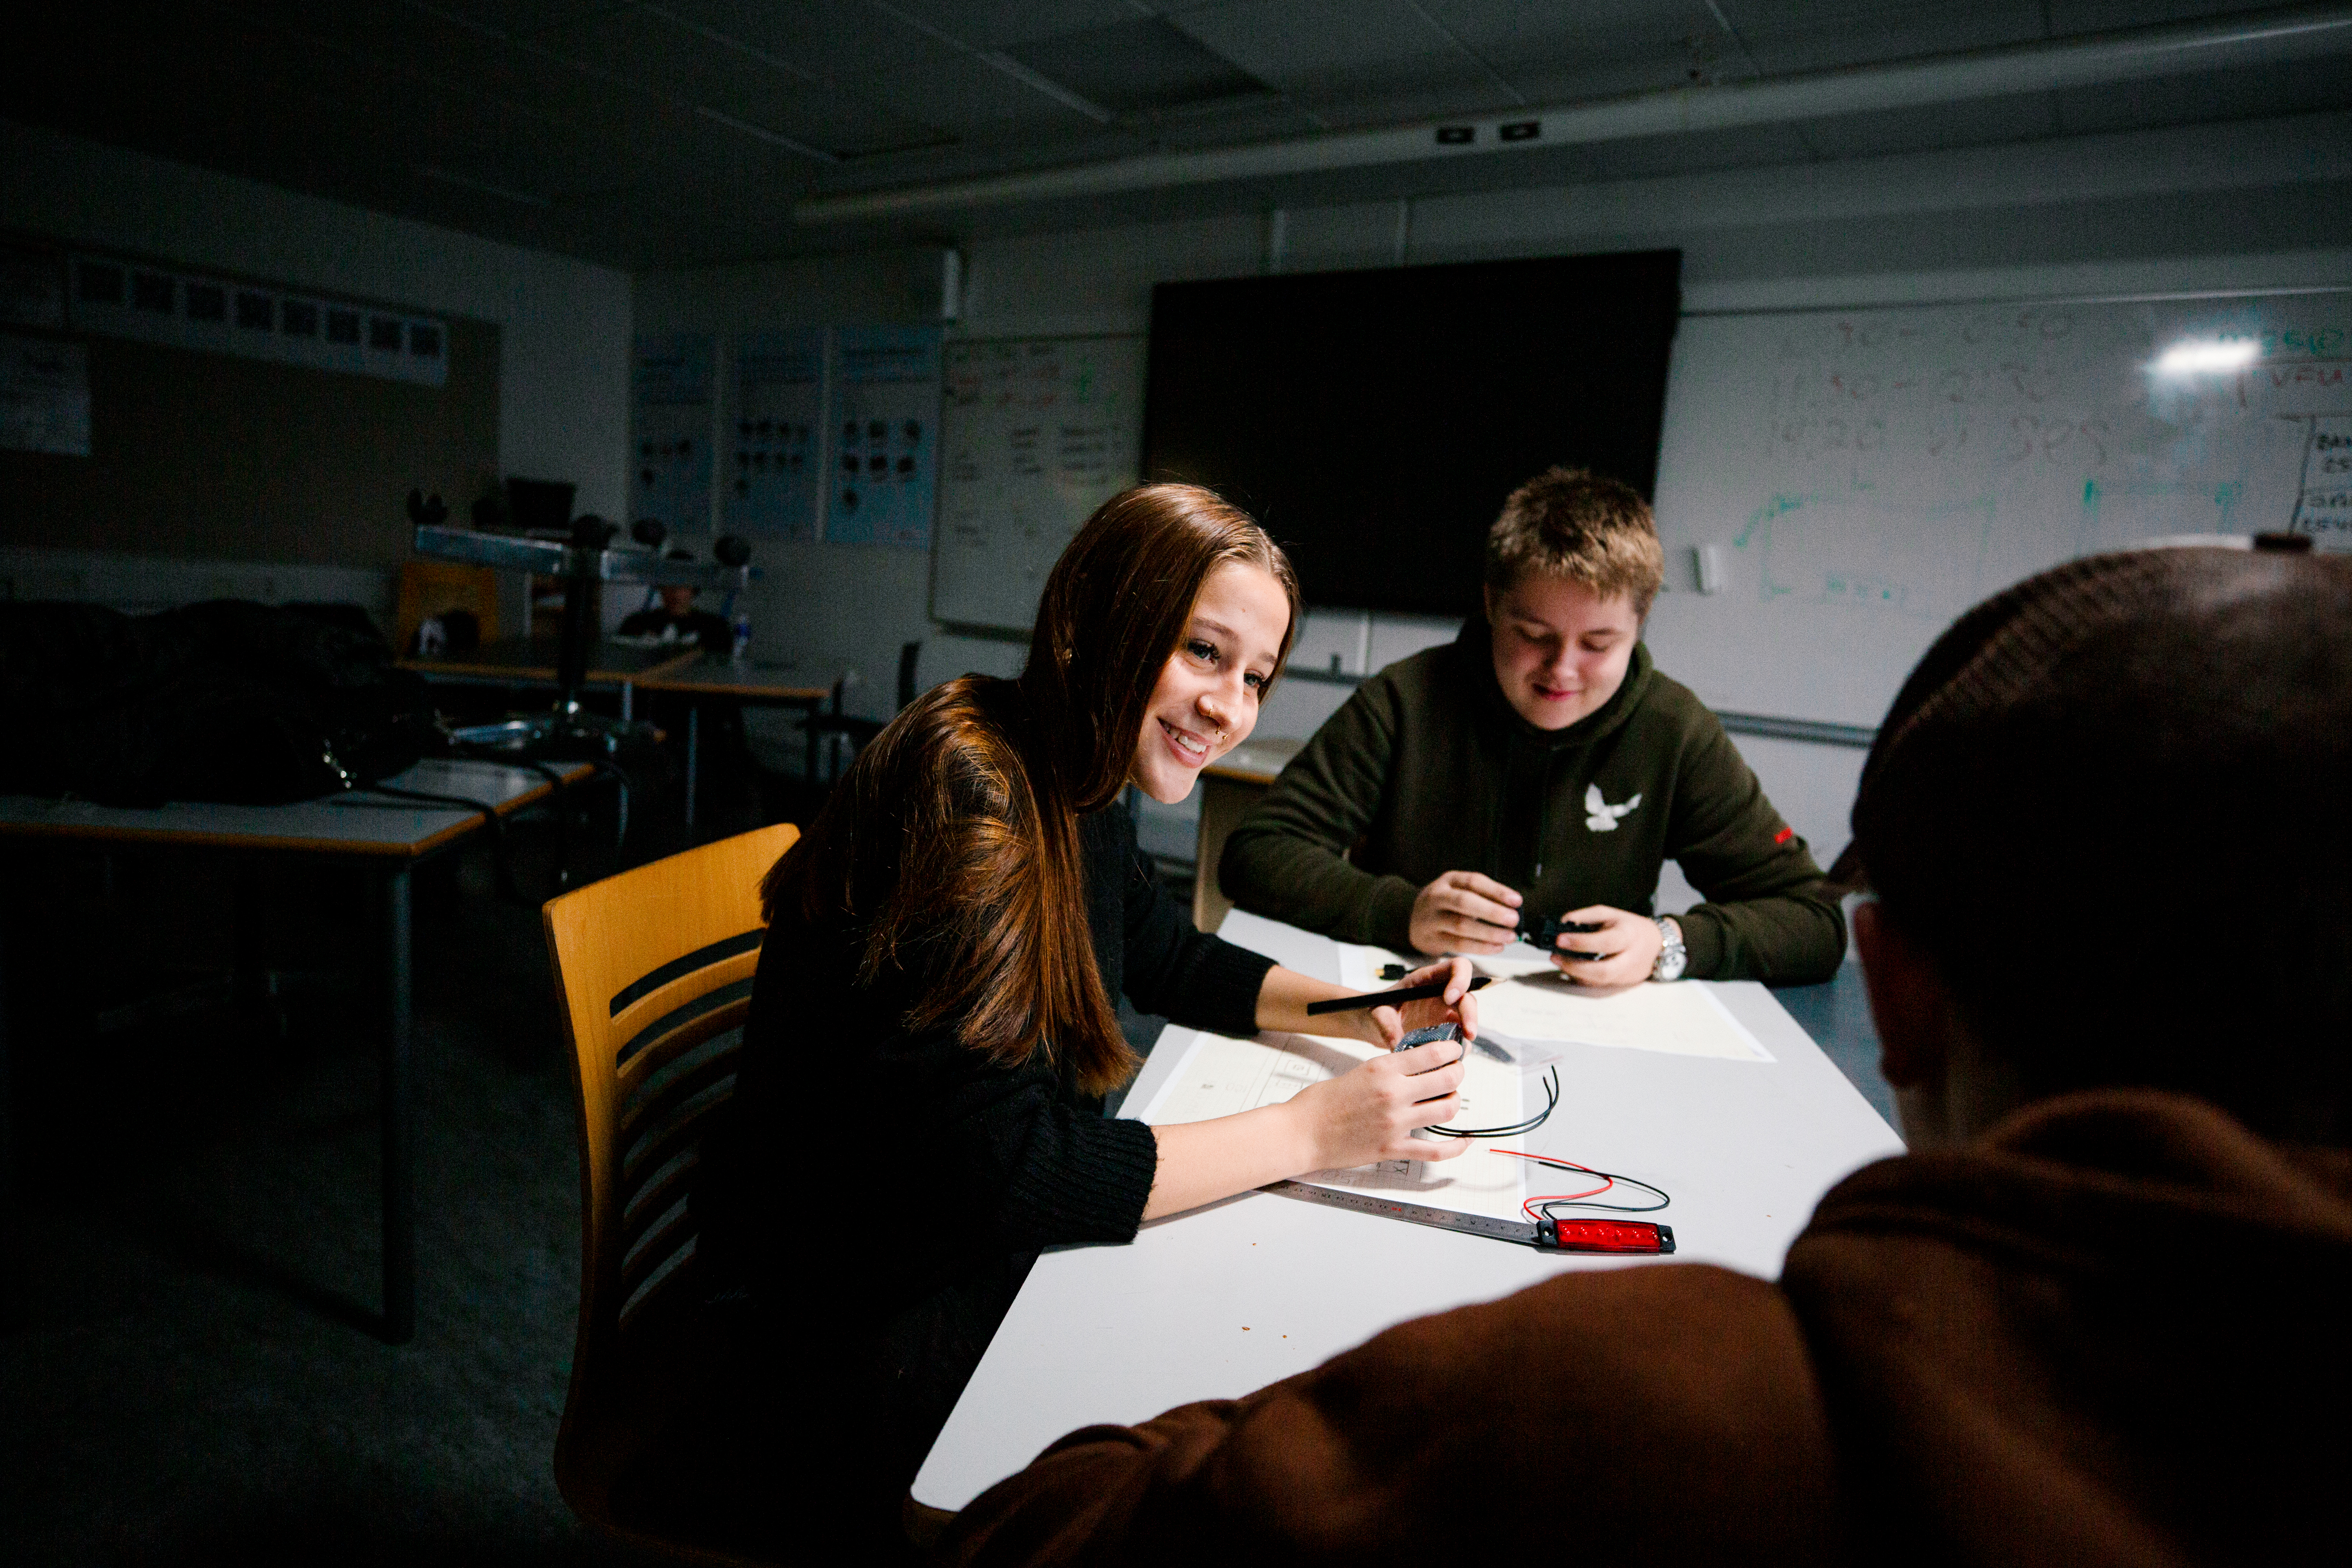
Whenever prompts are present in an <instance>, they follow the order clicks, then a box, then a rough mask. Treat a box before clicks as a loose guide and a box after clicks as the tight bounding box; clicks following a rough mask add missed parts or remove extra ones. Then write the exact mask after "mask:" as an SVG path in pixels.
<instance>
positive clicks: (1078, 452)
mask: <svg viewBox="0 0 2352 1568" xmlns="http://www.w3.org/2000/svg"><path fill="white" fill-rule="evenodd" d="M1143 344H1144V340H1143V339H1142V338H1140V337H1088V338H1006V339H997V340H993V341H983V342H950V343H949V344H948V345H947V350H946V353H947V363H946V366H945V374H946V389H945V400H944V405H943V407H942V409H941V414H940V452H941V455H942V458H943V463H942V466H941V468H940V527H939V532H938V535H937V537H936V539H935V541H934V542H933V544H932V548H931V616H932V618H933V619H935V620H940V621H946V622H949V623H950V624H953V625H960V626H1002V627H1005V628H1008V629H1011V630H1015V631H1026V630H1028V629H1029V626H1030V624H1031V623H1032V622H1033V621H1034V619H1035V618H1036V613H1037V595H1038V592H1039V590H1041V589H1042V588H1043V587H1044V586H1045V574H1046V573H1047V572H1048V571H1050V570H1052V568H1053V565H1054V563H1055V560H1056V559H1057V558H1059V556H1060V555H1061V553H1062V547H1063V546H1064V545H1066V544H1067V543H1069V542H1070V536H1071V535H1072V534H1075V533H1076V532H1077V531H1078V525H1079V524H1081V523H1083V522H1085V521H1086V520H1087V517H1088V516H1089V515H1091V514H1092V513H1093V511H1094V510H1095V508H1097V506H1100V505H1101V504H1102V503H1103V502H1104V501H1106V500H1109V499H1110V498H1111V497H1112V496H1114V495H1117V494H1118V492H1119V491H1120V490H1123V489H1126V488H1127V487H1128V486H1129V485H1131V484H1133V483H1135V480H1136V473H1137V469H1138V467H1139V464H1140V462H1141V456H1140V453H1141V447H1142V440H1143Z"/></svg>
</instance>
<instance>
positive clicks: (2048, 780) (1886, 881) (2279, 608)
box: [1832, 548, 2352, 1142]
mask: <svg viewBox="0 0 2352 1568" xmlns="http://www.w3.org/2000/svg"><path fill="white" fill-rule="evenodd" d="M1832 878H1833V879H1836V880H1838V881H1840V882H1842V883H1843V884H1844V885H1845V886H1847V887H1849V888H1854V889H1861V888H1867V889H1870V890H1872V891H1874V892H1875V893H1876V894H1877V895H1878V898H1879V900H1880V901H1881V903H1882V904H1883V906H1884V912H1885V917H1886V918H1887V919H1889V920H1890V921H1894V922H1895V924H1897V925H1898V926H1900V927H1901V928H1902V929H1903V931H1905V932H1906V934H1907V935H1908V936H1910V937H1911V938H1912V939H1913V940H1914V941H1915V942H1917V943H1918V944H1919V945H1920V946H1921V947H1922V948H1923V949H1924V950H1925V951H1926V952H1927V953H1929V954H1930V955H1931V956H1932V957H1933V958H1934V960H1935V961H1936V963H1937V967H1938V968H1939V969H1940V970H1941V971H1942V973H1943V975H1944V978H1945V981H1946V983H1947V984H1948V986H1949V987H1950V989H1951V990H1952V993H1953V994H1954V997H1955V998H1956V1000H1957V1001H1958V1005H1959V1007H1960V1009H1961V1011H1962V1013H1963V1015H1964V1016H1965V1021H1966V1022H1967V1023H1968V1024H1969V1026H1970V1027H1971V1029H1972V1030H1973V1031H1974V1032H1975V1033H1976V1035H1977V1036H1978V1037H1979V1040H1980V1041H1981V1042H1982V1043H1983V1044H1984V1045H1985V1046H1986V1047H1987V1048H1988V1049H1989V1050H1991V1051H1993V1052H1995V1053H1996V1054H1998V1055H2000V1056H2001V1057H2002V1058H2005V1059H2007V1060H2008V1061H2010V1062H2011V1065H2012V1066H2014V1067H2015V1068H2017V1070H2018V1072H2019V1074H2020V1076H2021V1079H2023V1081H2024V1082H2025V1084H2026V1086H2027V1087H2028V1088H2029V1089H2032V1090H2033V1091H2034V1092H2037V1093H2054V1092H2058V1091H2061V1090H2064V1089H2074V1088H2088V1087H2093V1086H2096V1085H2120V1084H2137V1085H2147V1086H2151V1087H2158V1088H2170V1089H2181V1090H2184V1091H2187V1092H2191V1093H2197V1094H2200V1095H2203V1096H2204V1097H2206V1098H2208V1099H2211V1100H2217V1101H2219V1102H2221V1104H2223V1105H2224V1106H2225V1107H2227V1108H2229V1109H2231V1110H2233V1111H2234V1112H2236V1113H2237V1114H2239V1115H2240V1116H2241V1117H2242V1118H2243V1119H2245V1120H2246V1121H2249V1122H2250V1123H2252V1124H2254V1125H2256V1126H2258V1127H2260V1128H2262V1129H2263V1130H2264V1131H2270V1132H2272V1133H2273V1135H2282V1136H2293V1137H2296V1138H2300V1139H2305V1140H2308V1141H2316V1142H2347V1141H2352V1130H2347V1121H2346V1118H2345V1116H2344V1106H2345V1088H2346V1083H2347V1060H2348V1059H2352V560H2347V559H2345V558H2341V557H2327V556H2316V555H2312V554H2308V553H2302V552H2278V551H2265V550H2254V551H2246V550H2227V549H2205V548H2192V549H2149V550H2137V551H2127V552H2120V553H2116V554H2111V555H2099V556H2093V557H2089V558H2087V559H2084V560H2081V561H2076V562H2073V563H2069V564H2067V565H2064V566H2061V567H2058V568H2056V569H2054V570H2053V571H2050V572H2045V573H2042V574H2041V575H2039V576H2036V577H2032V578H2030V579H2028V580H2027V581H2025V582H2023V583H2021V584H2018V585H2017V586H2016V587H2014V588H2011V589H2010V590H2008V591H2007V592H2005V593H2003V594H2000V595H1998V596H1996V597H1994V598H1992V599H1990V600H1988V601H1987V602H1985V603H1984V604H1982V605H1979V606H1977V607H1976V608H1975V609H1973V610H1971V611H1969V613H1968V614H1967V615H1965V616H1962V617H1961V618H1960V619H1959V620H1958V622H1957V623H1956V624H1955V625H1954V626H1952V627H1951V628H1950V629H1949V630H1948V631H1947V632H1946V633H1945V634H1944V635H1943V637H1940V638H1938V639H1937V642H1936V644H1935V646H1934V647H1931V648H1930V649H1929V650H1928V652H1927V657H1926V658H1923V659H1922V660H1921V661H1920V663H1919V666H1918V668H1916V669H1915V670H1913V671H1912V673H1911V676H1910V679H1907V680H1906V681H1905V682H1904V685H1903V689H1902V690H1901V692H1900V693H1899V694H1898V695H1897V696H1896V697H1895V705H1894V707H1893V709H1892V710H1890V711H1889V712H1888V714H1887V716H1886V720H1885V723H1884V724H1883V725H1882V726H1881V727H1880V729H1879V732H1878V738H1877V741H1876V742H1875V743H1874V745H1873V746H1872V748H1871V752H1870V757H1869V761H1868V762H1867V763H1865V765H1864V770H1863V777H1862V785H1861V789H1860V791H1859V792H1858V795H1857V796H1856V799H1855V802H1854V808H1853V843H1852V845H1851V846H1850V847H1849V848H1848V849H1847V851H1846V853H1845V854H1844V855H1843V856H1842V857H1840V858H1839V862H1838V864H1837V866H1836V867H1835V868H1832Z"/></svg>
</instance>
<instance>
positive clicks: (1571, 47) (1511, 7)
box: [1421, 0, 1722, 74]
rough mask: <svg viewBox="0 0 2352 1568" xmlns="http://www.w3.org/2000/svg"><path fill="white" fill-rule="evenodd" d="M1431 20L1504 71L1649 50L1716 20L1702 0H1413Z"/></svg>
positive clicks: (1702, 30) (1709, 32)
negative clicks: (1563, 0)
mask: <svg viewBox="0 0 2352 1568" xmlns="http://www.w3.org/2000/svg"><path fill="white" fill-rule="evenodd" d="M1421 4H1422V7H1423V10H1425V11H1426V12H1427V13H1428V14H1429V16H1430V17H1431V18H1432V19H1433V21H1435V22H1436V23H1437V24H1438V25H1439V26H1443V27H1444V28H1445V30H1446V31H1447V32H1449V33H1452V34H1453V35H1454V37H1456V38H1458V39H1460V40H1461V41H1462V43H1463V45H1464V46H1465V47H1468V48H1470V49H1472V50H1474V51H1475V52H1476V53H1477V55H1478V57H1479V58H1481V59H1484V60H1485V61H1486V63H1487V64H1489V65H1491V66H1493V67H1495V68H1496V69H1497V70H1501V71H1503V72H1505V73H1506V74H1508V73H1510V72H1512V71H1514V70H1516V69H1517V68H1520V67H1522V66H1527V67H1534V68H1547V67H1549V66H1553V65H1556V64H1557V63H1559V60H1560V59H1561V58H1563V57H1567V58H1577V57H1588V58H1589V57H1594V56H1610V55H1617V54H1624V53H1632V54H1637V55H1650V54H1655V53H1658V52H1661V51H1664V50H1667V49H1673V50H1675V51H1677V52H1679V51H1680V49H1681V47H1682V40H1684V39H1685V38H1691V37H1712V36H1715V35H1718V34H1720V33H1721V31H1722V29H1721V27H1720V26H1718V25H1717V22H1716V21H1715V19H1714V17H1712V16H1709V15H1708V14H1707V10H1706V5H1705V4H1704V0H1586V3H1584V4H1580V5H1573V6H1570V5H1559V4H1558V3H1557V0H1421Z"/></svg>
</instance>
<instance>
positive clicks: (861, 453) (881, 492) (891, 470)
mask: <svg viewBox="0 0 2352 1568" xmlns="http://www.w3.org/2000/svg"><path fill="white" fill-rule="evenodd" d="M829 427H830V430H831V434H832V437H833V456H832V457H831V458H830V459H829V463H830V467H831V470H832V483H831V484H830V485H828V486H827V487H826V491H825V518H824V537H825V539H826V541H827V542H831V543H838V544H911V545H914V546H916V547H917V548H919V549H928V548H929V545H930V542H931V510H932V505H933V500H934V497H935V494H936V491H937V489H938V479H939V449H940V428H939V427H940V330H939V329H938V328H937V327H843V328H841V329H840V330H838V331H835V333H834V338H833V418H832V420H831V422H830V426H829Z"/></svg>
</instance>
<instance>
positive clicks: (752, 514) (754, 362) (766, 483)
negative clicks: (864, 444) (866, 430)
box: [720, 330, 824, 539]
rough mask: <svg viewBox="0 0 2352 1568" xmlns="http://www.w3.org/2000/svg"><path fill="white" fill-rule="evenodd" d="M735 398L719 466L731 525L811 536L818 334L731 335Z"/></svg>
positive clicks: (817, 484)
mask: <svg viewBox="0 0 2352 1568" xmlns="http://www.w3.org/2000/svg"><path fill="white" fill-rule="evenodd" d="M734 372H735V374H734V382H735V397H734V406H733V407H732V408H731V409H730V410H729V412H728V422H729V439H728V441H727V442H725V443H723V444H722V445H721V447H720V462H721V465H722V467H723V468H724V469H725V473H726V479H725V480H724V481H723V483H724V486H725V489H724V490H723V492H722V493H723V495H724V497H725V511H726V517H727V528H728V531H730V532H733V533H766V534H781V535H782V536H783V537H784V538H786V539H814V538H815V537H816V522H817V497H818V494H819V492H820V490H821V489H822V479H821V477H820V475H819V473H818V464H819V462H820V461H821V460H822V458H823V455H824V333H823V332H822V331H814V330H812V331H799V332H751V333H747V334H746V335H744V336H742V337H740V338H738V339H736V340H735V344H734Z"/></svg>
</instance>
